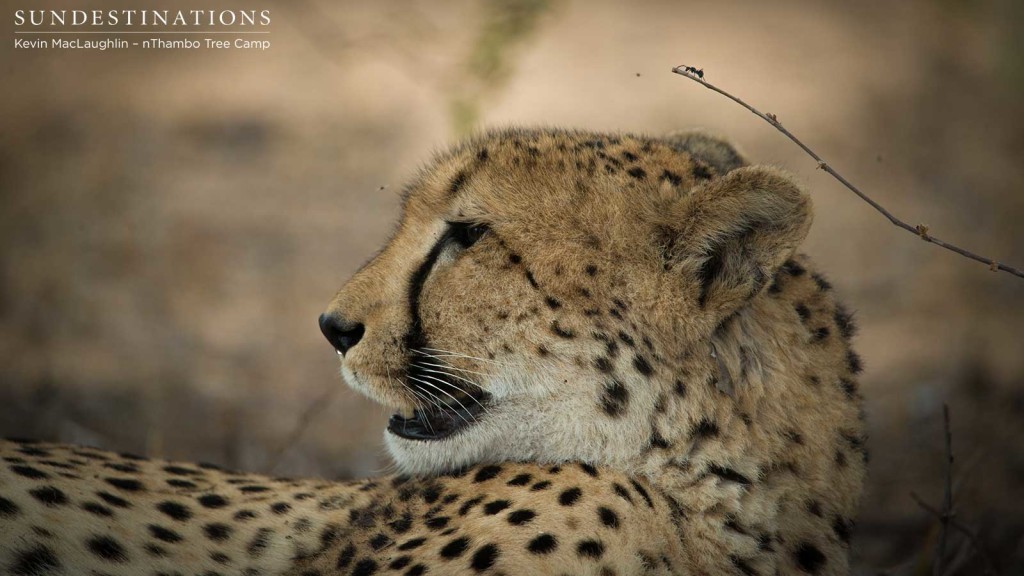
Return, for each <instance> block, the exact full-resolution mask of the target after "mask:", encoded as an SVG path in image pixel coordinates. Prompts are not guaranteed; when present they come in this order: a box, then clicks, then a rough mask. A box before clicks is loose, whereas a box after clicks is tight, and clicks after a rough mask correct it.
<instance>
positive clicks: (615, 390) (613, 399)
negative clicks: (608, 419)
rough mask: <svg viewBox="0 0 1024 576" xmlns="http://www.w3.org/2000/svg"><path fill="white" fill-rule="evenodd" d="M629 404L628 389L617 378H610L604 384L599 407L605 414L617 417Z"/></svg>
mask: <svg viewBox="0 0 1024 576" xmlns="http://www.w3.org/2000/svg"><path fill="white" fill-rule="evenodd" d="M628 405H629V390H627V389H626V387H625V386H623V385H622V383H621V382H619V381H618V380H612V381H611V382H607V383H605V385H604V392H603V393H602V394H601V408H602V409H604V412H605V414H607V415H609V416H612V417H619V416H622V414H623V413H624V412H625V411H626V408H627V407H628Z"/></svg>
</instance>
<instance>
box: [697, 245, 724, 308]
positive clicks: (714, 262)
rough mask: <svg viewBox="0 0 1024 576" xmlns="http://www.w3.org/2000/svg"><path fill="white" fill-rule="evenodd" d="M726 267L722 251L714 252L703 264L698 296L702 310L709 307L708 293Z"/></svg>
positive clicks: (699, 273)
mask: <svg viewBox="0 0 1024 576" xmlns="http://www.w3.org/2000/svg"><path fill="white" fill-rule="evenodd" d="M724 267H725V263H724V262H723V261H722V253H721V251H718V250H716V251H714V252H713V253H711V254H709V255H708V257H707V259H706V260H704V263H703V264H701V267H700V271H699V272H698V273H697V277H698V279H699V281H700V292H699V293H698V296H697V305H698V306H700V307H701V308H704V307H705V306H707V303H708V293H709V291H710V290H711V284H712V282H714V280H715V278H717V277H718V276H721V275H722V270H723V268H724Z"/></svg>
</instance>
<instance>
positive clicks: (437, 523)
mask: <svg viewBox="0 0 1024 576" xmlns="http://www.w3.org/2000/svg"><path fill="white" fill-rule="evenodd" d="M448 521H449V518H448V517H447V516H437V517H436V518H430V519H429V520H427V521H426V522H424V524H425V525H426V526H427V528H430V529H431V530H440V529H442V528H444V527H445V526H447V525H448Z"/></svg>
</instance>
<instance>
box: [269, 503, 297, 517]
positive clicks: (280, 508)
mask: <svg viewBox="0 0 1024 576" xmlns="http://www.w3.org/2000/svg"><path fill="white" fill-rule="evenodd" d="M291 509H292V505H291V504H289V503H287V502H275V503H274V504H271V505H270V511H271V512H273V513H274V514H284V513H285V512H288V511H289V510H291Z"/></svg>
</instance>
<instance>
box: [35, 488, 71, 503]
mask: <svg viewBox="0 0 1024 576" xmlns="http://www.w3.org/2000/svg"><path fill="white" fill-rule="evenodd" d="M28 493H29V494H31V495H32V497H33V498H35V499H36V500H38V501H40V502H42V503H43V504H46V505H47V506H63V505H65V504H67V503H68V497H67V495H65V494H64V493H63V492H61V491H60V490H58V489H57V488H54V487H53V486H42V487H40V488H33V489H32V490H29V491H28Z"/></svg>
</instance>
